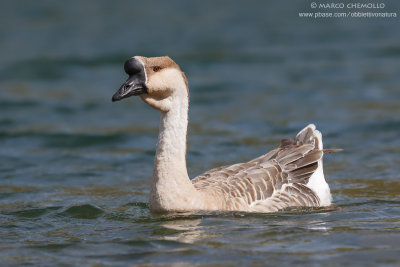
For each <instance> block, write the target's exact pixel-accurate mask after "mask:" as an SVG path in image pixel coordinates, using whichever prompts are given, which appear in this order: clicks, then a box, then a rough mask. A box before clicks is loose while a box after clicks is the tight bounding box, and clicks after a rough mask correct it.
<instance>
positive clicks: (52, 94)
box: [0, 0, 400, 266]
mask: <svg viewBox="0 0 400 267" xmlns="http://www.w3.org/2000/svg"><path fill="white" fill-rule="evenodd" d="M385 3H386V6H387V7H386V8H387V9H388V11H390V10H391V11H397V12H400V5H399V4H398V3H397V2H395V1H394V0H393V1H385ZM308 7H309V3H308V2H307V1H296V3H294V2H293V3H290V4H288V3H286V2H285V3H283V2H282V1H268V2H267V1H265V2H259V1H246V2H242V3H233V2H227V1H222V2H221V1H218V2H213V1H201V2H198V3H183V2H178V1H168V3H167V2H155V1H149V2H146V3H140V4H139V3H134V2H133V1H129V2H128V1H126V2H124V1H85V2H84V3H83V2H79V1H72V2H71V1H70V2H68V3H63V2H54V1H4V2H3V3H2V8H1V11H0V13H1V16H0V22H1V23H0V36H1V42H0V58H1V65H0V88H1V90H0V147H1V148H0V159H1V160H0V258H1V262H2V264H4V265H14V266H21V265H31V264H33V265H40V266H55V265H58V266H60V265H83V266H94V265H99V266H102V265H112V266H127V265H134V264H143V265H164V264H171V265H172V264H177V265H186V264H217V265H218V264H221V265H224V266H226V265H239V266H242V265H249V264H260V265H264V264H270V265H277V264H280V265H281V264H284V265H292V264H305V265H308V266H310V265H322V264H324V265H341V264H346V265H371V266H372V265H373V266H375V265H399V264H400V242H399V240H400V233H399V228H400V179H399V173H400V167H399V166H400V158H399V152H400V138H399V137H400V117H399V114H400V104H399V103H400V102H399V100H400V90H399V84H400V60H399V57H400V35H399V31H398V29H399V26H400V25H399V20H398V19H330V20H329V19H327V20H315V19H300V18H298V16H297V13H298V12H302V11H307V10H309V8H308ZM133 55H145V56H158V55H169V56H171V57H172V58H173V59H175V60H176V62H177V63H178V64H180V66H181V67H182V69H183V70H184V71H185V72H186V74H187V76H188V79H189V84H190V90H191V109H190V113H189V115H190V126H189V151H188V169H189V174H190V176H191V177H194V176H196V175H197V174H200V173H202V172H204V171H206V170H208V169H210V168H213V167H216V166H219V165H222V164H231V163H235V162H242V161H246V160H249V159H252V158H254V157H256V156H259V155H261V154H263V153H265V152H266V151H269V150H270V149H272V148H274V147H275V146H276V145H277V144H279V140H280V139H281V138H287V137H293V136H294V135H295V134H296V133H297V131H298V130H300V129H301V128H303V127H304V126H305V125H306V124H308V123H310V122H314V123H315V124H316V125H317V127H318V128H319V129H320V130H321V131H322V132H323V134H324V143H325V147H328V148H329V147H330V148H344V151H343V152H341V153H337V154H332V155H327V156H326V157H325V173H326V177H327V180H328V182H329V184H330V186H331V189H332V192H333V196H334V207H332V208H329V209H327V210H324V209H321V210H292V211H285V212H279V213H273V214H244V213H238V212H234V213H209V214H207V213H204V214H168V215H157V214H152V213H150V212H149V208H148V204H147V203H148V194H149V183H150V177H151V174H152V164H153V156H154V153H155V144H156V138H157V130H158V122H159V114H158V113H157V112H156V111H154V110H152V109H151V108H150V107H147V106H146V105H145V104H144V103H142V102H141V101H140V100H139V99H133V98H132V99H129V100H125V101H122V102H118V103H111V96H112V94H113V93H114V92H115V91H116V90H117V89H118V87H119V85H120V84H121V83H122V82H123V81H124V79H125V74H124V73H123V68H122V66H123V62H124V60H125V59H127V58H128V57H130V56H133Z"/></svg>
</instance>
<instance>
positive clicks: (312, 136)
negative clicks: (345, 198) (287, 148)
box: [295, 124, 341, 206]
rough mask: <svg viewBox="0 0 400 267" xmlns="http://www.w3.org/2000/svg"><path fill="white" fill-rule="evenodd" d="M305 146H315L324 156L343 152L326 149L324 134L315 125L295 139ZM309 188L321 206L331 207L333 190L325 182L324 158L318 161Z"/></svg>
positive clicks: (305, 129) (309, 126) (307, 128)
mask: <svg viewBox="0 0 400 267" xmlns="http://www.w3.org/2000/svg"><path fill="white" fill-rule="evenodd" d="M295 140H296V141H297V142H302V143H303V144H311V145H314V149H315V150H319V151H322V152H323V153H324V154H328V153H333V152H338V151H341V149H324V147H323V142H322V134H321V132H320V131H318V130H317V129H316V127H315V125H314V124H309V125H308V126H307V127H305V128H304V129H303V130H301V131H300V132H299V133H298V134H297V136H296V139H295ZM307 187H309V188H311V189H312V190H313V191H314V192H315V193H316V194H317V195H318V197H319V198H320V205H321V206H329V205H331V202H332V196H331V190H330V188H329V185H328V183H327V182H326V180H325V176H324V170H323V162H322V157H321V158H320V159H319V160H318V167H317V169H316V170H315V172H314V173H313V174H312V175H311V177H310V179H309V181H308V183H307Z"/></svg>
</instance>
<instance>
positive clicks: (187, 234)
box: [161, 219, 212, 244]
mask: <svg viewBox="0 0 400 267" xmlns="http://www.w3.org/2000/svg"><path fill="white" fill-rule="evenodd" d="M200 223H201V219H192V220H172V221H166V222H163V223H162V224H161V226H162V227H165V228H167V229H170V230H175V231H177V233H175V234H171V235H167V236H165V237H164V238H165V239H166V240H174V241H179V242H183V243H189V244H192V243H195V242H196V241H199V240H201V239H204V238H207V237H211V236H212V235H209V234H206V232H205V230H204V229H203V227H201V226H199V224H200Z"/></svg>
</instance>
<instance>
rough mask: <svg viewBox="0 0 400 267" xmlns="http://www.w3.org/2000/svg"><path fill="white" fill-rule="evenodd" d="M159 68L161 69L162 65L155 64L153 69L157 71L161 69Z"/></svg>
mask: <svg viewBox="0 0 400 267" xmlns="http://www.w3.org/2000/svg"><path fill="white" fill-rule="evenodd" d="M159 70H161V67H160V66H154V67H153V71H155V72H157V71H159Z"/></svg>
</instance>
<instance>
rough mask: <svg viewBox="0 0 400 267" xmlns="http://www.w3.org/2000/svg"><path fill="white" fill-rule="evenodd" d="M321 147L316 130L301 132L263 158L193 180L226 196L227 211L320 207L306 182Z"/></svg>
mask: <svg viewBox="0 0 400 267" xmlns="http://www.w3.org/2000/svg"><path fill="white" fill-rule="evenodd" d="M306 129H307V128H306ZM321 146H322V145H319V144H318V140H317V139H316V138H315V136H314V135H313V134H312V133H311V134H305V135H304V134H303V136H300V134H299V135H298V136H297V137H296V139H294V140H292V139H284V140H282V141H281V144H280V146H279V147H278V148H277V149H274V150H272V151H270V152H269V153H267V154H265V155H263V156H261V157H258V158H256V159H253V160H251V161H249V162H246V163H238V164H234V165H230V166H223V167H219V168H215V169H212V170H210V171H208V172H206V173H204V174H202V175H199V176H197V177H196V178H194V179H193V180H192V182H193V184H194V186H195V188H196V189H198V190H200V191H205V192H207V193H209V194H212V195H215V196H219V197H220V199H221V198H222V200H221V202H222V203H223V204H222V208H223V209H225V210H244V211H260V212H267V211H277V210H280V209H282V208H286V207H291V206H319V204H320V200H319V198H318V196H317V195H316V194H315V192H314V191H313V190H311V189H310V188H308V187H307V186H306V184H307V183H308V181H309V179H310V177H311V175H312V174H313V173H314V172H315V171H316V170H317V168H318V165H319V162H321V161H320V160H321V158H322V156H323V150H321V149H320V147H321Z"/></svg>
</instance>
